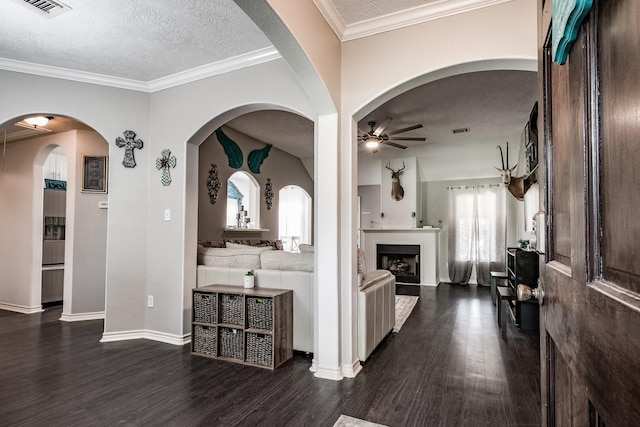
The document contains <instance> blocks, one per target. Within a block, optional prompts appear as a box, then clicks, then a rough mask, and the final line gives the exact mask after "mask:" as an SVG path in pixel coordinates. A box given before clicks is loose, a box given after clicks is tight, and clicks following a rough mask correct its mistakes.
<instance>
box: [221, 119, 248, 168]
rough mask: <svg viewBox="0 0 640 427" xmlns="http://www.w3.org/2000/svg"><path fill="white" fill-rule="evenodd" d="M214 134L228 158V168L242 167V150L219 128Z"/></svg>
mask: <svg viewBox="0 0 640 427" xmlns="http://www.w3.org/2000/svg"><path fill="white" fill-rule="evenodd" d="M215 133H216V137H217V138H218V142H220V145H222V148H224V152H225V154H226V155H227V157H228V158H229V167H231V168H234V169H239V168H240V166H242V161H243V160H244V159H243V157H242V150H241V149H240V147H239V146H238V144H236V142H235V141H234V140H232V139H231V138H229V137H228V136H227V135H226V134H225V133H224V132H222V129H221V128H218V129H216V132H215Z"/></svg>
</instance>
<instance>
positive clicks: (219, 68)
mask: <svg viewBox="0 0 640 427" xmlns="http://www.w3.org/2000/svg"><path fill="white" fill-rule="evenodd" d="M279 58H281V56H280V53H279V52H278V51H277V50H276V48H274V47H273V46H271V47H266V48H264V49H258V50H254V51H253V52H249V53H245V54H242V55H238V56H235V57H233V58H229V59H225V60H224V61H219V62H214V63H212V64H206V65H203V66H201V67H196V68H192V69H190V70H186V71H182V72H180V73H176V74H172V75H170V76H167V77H162V78H160V79H157V80H152V81H150V82H148V83H147V85H148V89H149V90H148V91H149V92H157V91H159V90H164V89H169V88H172V87H175V86H180V85H183V84H185V83H190V82H194V81H196V80H201V79H204V78H207V77H212V76H217V75H220V74H225V73H228V72H231V71H235V70H239V69H241V68H246V67H251V66H253V65H258V64H262V63H264V62H269V61H273V60H275V59H279Z"/></svg>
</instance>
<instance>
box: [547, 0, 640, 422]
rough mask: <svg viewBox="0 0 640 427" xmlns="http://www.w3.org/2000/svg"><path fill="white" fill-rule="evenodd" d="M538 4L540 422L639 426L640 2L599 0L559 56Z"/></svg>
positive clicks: (549, 21)
mask: <svg viewBox="0 0 640 427" xmlns="http://www.w3.org/2000/svg"><path fill="white" fill-rule="evenodd" d="M551 3H552V2H551V0H546V1H542V0H541V1H539V4H540V6H539V14H538V17H539V18H538V22H539V29H540V31H539V46H540V58H541V61H540V99H541V100H542V102H541V103H540V105H541V107H542V111H541V114H539V128H541V129H544V138H542V141H541V142H540V144H541V145H544V156H545V163H544V167H543V168H542V169H544V170H543V171H542V175H543V177H544V179H543V181H544V186H545V192H544V193H545V197H544V208H545V210H546V214H547V228H546V231H547V239H546V241H547V245H546V250H545V256H544V259H541V273H542V274H541V277H542V283H541V286H542V287H543V289H544V291H545V293H546V295H545V298H544V301H543V305H542V306H541V310H540V341H541V358H540V360H541V364H542V367H541V368H542V369H541V372H542V378H541V383H542V402H543V405H542V406H543V408H542V410H543V414H542V419H543V422H544V423H545V424H546V425H549V426H561V427H565V426H589V425H591V426H602V425H606V426H631V425H640V404H639V403H638V399H639V397H640V186H639V185H638V184H640V178H639V177H640V174H639V171H638V165H640V31H639V29H638V28H639V23H640V1H638V0H601V1H598V0H594V2H593V3H594V4H593V8H592V10H591V11H590V12H589V15H588V16H587V18H586V19H585V22H584V23H583V24H582V26H581V28H580V32H579V34H578V38H577V40H576V42H575V43H574V45H573V47H572V48H571V51H570V55H569V60H568V61H567V63H566V64H565V65H561V66H560V65H556V64H554V63H552V61H551V52H550V39H551V27H550V23H551V20H552V17H551Z"/></svg>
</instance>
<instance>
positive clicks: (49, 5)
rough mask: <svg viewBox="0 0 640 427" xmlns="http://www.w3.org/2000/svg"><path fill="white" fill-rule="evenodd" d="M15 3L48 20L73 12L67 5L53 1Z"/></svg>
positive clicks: (41, 0)
mask: <svg viewBox="0 0 640 427" xmlns="http://www.w3.org/2000/svg"><path fill="white" fill-rule="evenodd" d="M13 2H14V3H19V4H21V5H23V6H24V7H26V8H27V9H29V10H31V11H33V12H36V13H38V14H39V15H41V16H45V17H47V18H53V17H54V16H58V15H60V14H61V13H64V12H67V11H69V10H71V8H70V7H69V6H67V5H66V4H64V3H62V2H59V1H53V0H13Z"/></svg>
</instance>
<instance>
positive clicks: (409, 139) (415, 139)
mask: <svg viewBox="0 0 640 427" xmlns="http://www.w3.org/2000/svg"><path fill="white" fill-rule="evenodd" d="M392 139H394V140H396V141H423V142H424V141H426V140H427V138H417V137H413V136H396V137H395V138H392Z"/></svg>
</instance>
